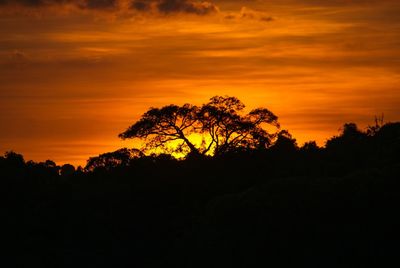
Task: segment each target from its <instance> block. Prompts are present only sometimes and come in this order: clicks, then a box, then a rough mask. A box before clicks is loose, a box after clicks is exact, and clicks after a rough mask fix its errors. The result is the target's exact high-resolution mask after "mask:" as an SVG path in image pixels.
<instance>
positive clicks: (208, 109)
mask: <svg viewBox="0 0 400 268" xmlns="http://www.w3.org/2000/svg"><path fill="white" fill-rule="evenodd" d="M244 108H245V105H244V104H243V103H242V102H241V101H240V100H239V99H237V98H235V97H228V96H226V97H221V96H215V97H213V98H211V99H210V101H209V102H208V103H206V104H204V105H202V106H201V107H197V106H194V105H191V104H185V105H183V106H177V105H168V106H165V107H162V108H151V109H150V110H148V111H147V112H146V113H145V114H144V115H143V116H142V117H141V119H140V120H139V121H137V122H136V123H135V124H133V125H132V126H130V127H129V128H128V129H127V130H126V131H125V132H123V133H121V134H120V135H119V136H120V137H121V138H122V139H127V138H139V139H144V140H146V146H145V148H146V149H147V150H155V149H163V150H164V151H166V152H169V151H171V148H174V151H175V152H179V153H187V154H191V155H206V154H209V153H210V152H211V154H213V155H222V154H225V153H228V152H231V151H235V150H240V149H243V148H247V149H254V148H266V147H268V146H269V145H270V143H271V139H272V137H273V134H270V133H268V132H267V131H266V130H265V128H264V125H266V124H267V125H273V126H275V127H279V124H278V121H277V120H278V118H277V116H275V115H274V114H273V113H272V112H271V111H269V110H268V109H266V108H258V109H254V110H252V111H251V112H250V113H249V114H246V115H242V112H243V109H244ZM192 134H199V135H201V136H202V137H203V138H202V142H201V144H200V145H198V146H196V144H195V142H193V141H192V140H191V139H192V137H191V135H192ZM171 142H179V144H178V146H175V147H173V145H171Z"/></svg>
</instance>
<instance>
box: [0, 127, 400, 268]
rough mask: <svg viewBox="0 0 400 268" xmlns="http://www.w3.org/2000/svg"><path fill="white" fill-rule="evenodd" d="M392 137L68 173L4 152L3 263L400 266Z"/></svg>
mask: <svg viewBox="0 0 400 268" xmlns="http://www.w3.org/2000/svg"><path fill="white" fill-rule="evenodd" d="M386 128H387V129H386V130H385V127H383V128H382V129H383V130H382V129H381V130H380V131H379V133H376V134H374V135H373V137H367V136H366V135H362V136H361V135H360V136H357V135H358V134H357V135H356V134H355V133H353V134H351V133H350V134H351V135H350V134H349V133H347V134H345V133H343V134H342V136H340V137H336V138H335V139H332V140H331V142H330V143H328V144H327V146H326V148H322V149H321V148H317V147H314V146H310V145H308V146H304V147H302V148H298V147H296V145H295V143H294V141H293V140H290V139H289V138H287V139H286V140H284V139H283V140H282V141H281V142H280V143H277V144H278V145H275V146H274V147H273V148H270V149H269V150H264V151H256V152H254V151H252V152H237V153H232V154H229V155H225V156H223V157H220V158H213V159H188V160H185V161H176V160H173V159H171V158H169V157H168V156H165V155H164V156H158V157H141V158H137V159H133V160H132V161H130V162H129V163H126V164H124V165H116V166H107V165H110V163H108V164H107V165H103V166H101V165H100V166H96V167H93V169H92V170H91V171H86V172H83V171H75V172H64V173H62V175H59V169H58V167H56V166H55V165H54V164H53V163H51V162H47V163H33V162H28V163H26V162H24V161H23V159H22V158H21V157H20V156H18V155H14V154H9V155H6V156H5V157H1V158H0V167H1V171H2V174H3V175H2V179H1V182H0V183H1V196H2V200H3V202H2V204H3V206H2V207H3V209H2V217H1V218H2V223H3V224H5V225H4V226H5V227H3V228H2V233H3V234H2V244H3V245H4V246H5V249H3V250H2V253H1V256H2V258H1V262H2V263H3V264H4V265H1V266H2V267H169V266H171V267H219V268H220V267H267V266H270V267H287V266H288V267H397V265H398V260H397V259H398V256H399V237H398V236H397V234H396V233H397V232H398V229H399V226H400V225H399V224H400V220H399V219H398V213H399V204H400V187H399V186H400V183H399V178H400V131H399V130H400V127H399V125H391V126H389V127H386ZM396 262H397V263H396Z"/></svg>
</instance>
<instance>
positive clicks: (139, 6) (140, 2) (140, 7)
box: [131, 0, 151, 12]
mask: <svg viewBox="0 0 400 268" xmlns="http://www.w3.org/2000/svg"><path fill="white" fill-rule="evenodd" d="M131 8H132V9H135V10H137V11H142V12H143V11H150V10H151V3H150V2H149V1H145V0H134V1H132V4H131Z"/></svg>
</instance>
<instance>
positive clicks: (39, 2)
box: [0, 0, 118, 9]
mask: <svg viewBox="0 0 400 268" xmlns="http://www.w3.org/2000/svg"><path fill="white" fill-rule="evenodd" d="M1 4H2V5H19V6H24V7H43V6H52V5H61V4H72V5H76V6H77V7H79V8H82V9H110V8H115V7H117V6H118V0H0V5H1Z"/></svg>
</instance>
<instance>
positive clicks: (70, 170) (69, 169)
mask: <svg viewBox="0 0 400 268" xmlns="http://www.w3.org/2000/svg"><path fill="white" fill-rule="evenodd" d="M74 173H75V167H74V166H73V165H71V164H64V165H62V166H61V169H60V175H61V176H63V177H68V176H71V175H72V174H74Z"/></svg>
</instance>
